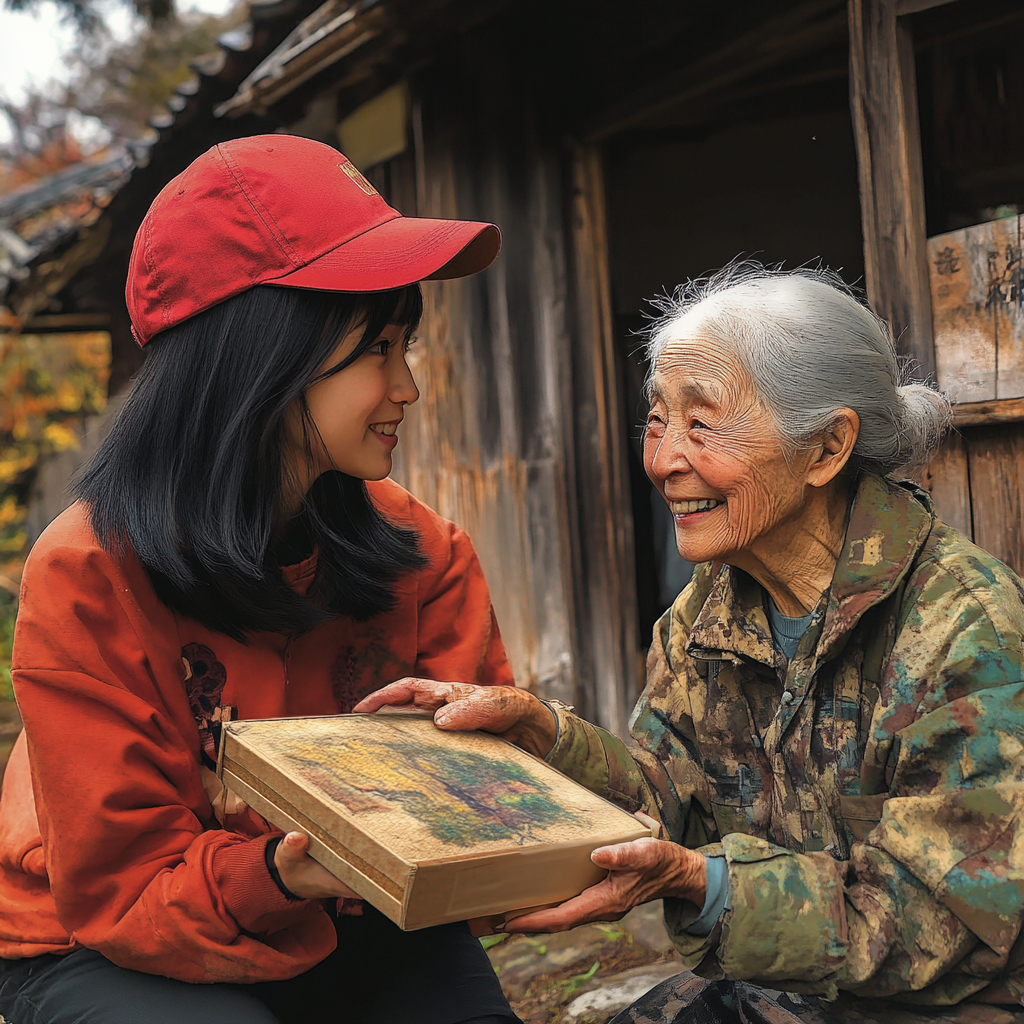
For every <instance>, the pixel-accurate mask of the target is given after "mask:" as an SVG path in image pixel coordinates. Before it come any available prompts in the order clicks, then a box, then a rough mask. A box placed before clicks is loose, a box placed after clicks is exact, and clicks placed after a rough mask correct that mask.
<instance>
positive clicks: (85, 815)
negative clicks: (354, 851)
mask: <svg viewBox="0 0 1024 1024" xmlns="http://www.w3.org/2000/svg"><path fill="white" fill-rule="evenodd" d="M370 490H371V494H372V495H373V498H374V500H375V501H376V502H377V504H378V506H379V507H380V508H381V509H382V511H383V512H384V513H385V515H387V516H388V517H389V518H391V519H392V520H393V521H396V522H400V523H403V524H405V525H412V526H413V527H414V528H415V529H416V530H417V531H418V532H419V535H420V538H421V545H422V550H423V553H424V554H425V555H426V557H427V559H428V562H429V564H428V566H427V568H425V569H423V570H421V571H419V572H414V573H412V574H410V575H409V576H408V577H406V578H405V579H404V580H403V581H401V582H400V583H399V585H398V604H397V607H396V608H395V610H394V611H392V612H390V613H388V614H387V615H382V616H379V617H377V618H375V619H372V620H370V621H369V622H365V623H356V622H353V621H352V620H350V619H339V620H336V621H333V622H329V623H326V624H324V625H322V626H319V627H318V628H316V629H315V630H313V631H312V632H310V633H308V634H306V635H305V636H301V637H296V638H291V637H286V636H278V635H267V634H259V635H254V636H252V637H251V638H250V639H251V642H250V644H249V645H248V646H247V645H245V644H241V643H237V642H236V641H234V640H231V639H230V638H228V637H226V636H224V635H223V634H221V633H216V632H213V631H212V630H210V629H207V628H206V627H204V626H201V625H199V624H198V623H197V622H194V621H192V620H191V619H187V618H184V617H183V616H180V615H178V614H176V613H174V612H172V611H171V610H170V609H169V608H168V607H167V606H166V605H165V604H162V603H161V602H160V601H159V600H158V599H157V597H156V595H155V593H154V592H153V588H152V587H151V586H150V583H149V580H148V578H147V576H146V573H145V571H144V569H143V568H142V566H141V564H140V563H139V562H138V560H137V559H135V558H134V557H131V556H129V557H127V558H125V559H113V558H111V557H110V555H108V554H107V553H106V552H105V551H104V550H103V548H102V547H101V546H100V544H99V543H98V542H97V540H96V537H95V535H94V534H93V532H92V529H91V527H90V525H89V520H88V514H87V510H86V509H85V508H83V507H82V505H81V504H76V505H73V506H72V507H71V508H70V509H68V510H67V511H66V512H65V513H64V514H63V515H61V516H60V517H59V518H58V519H57V520H56V521H55V522H54V523H53V524H52V525H51V526H50V527H49V528H48V529H47V530H46V531H45V533H44V534H43V535H42V537H40V539H39V541H38V542H37V543H36V545H35V547H34V548H33V549H32V553H31V555H30V556H29V559H28V563H27V565H26V566H25V574H24V578H23V582H22V594H21V606H20V610H19V614H18V622H17V628H16V632H15V640H14V658H13V662H14V663H13V676H14V687H15V693H16V696H17V698H18V706H19V709H20V711H21V715H22V718H23V720H24V723H25V731H24V734H23V735H22V737H21V738H20V739H19V741H18V745H17V746H16V748H15V751H14V754H13V755H12V758H11V761H10V764H9V767H8V769H7V773H6V777H5V780H4V788H3V794H2V798H0V956H2V957H8V958H18V957H29V956H38V955H39V954H41V953H49V952H67V951H69V950H71V949H74V948H75V947H76V946H78V945H82V946H86V947H88V948H90V949H94V950H97V951H99V952H100V953H102V954H103V955H104V956H106V957H107V958H108V959H110V960H112V961H113V962H114V963H117V964H120V965H121V966H122V967H128V968H132V969H134V970H139V971H146V972H149V973H152V974H162V975H167V976H169V977H172V978H180V979H182V980H184V981H192V982H221V981H224V982H255V981H269V980H275V979H281V978H289V977H293V976H294V975H296V974H300V973H301V972H303V971H305V970H308V969H309V968H310V967H312V966H313V965H314V964H315V963H318V962H319V961H320V960H322V959H323V958H324V957H325V956H326V955H327V954H328V953H330V952H331V950H332V949H333V948H334V945H335V933H334V927H333V925H332V923H331V921H330V919H329V918H328V916H327V914H326V913H325V912H324V911H323V909H322V907H321V905H320V903H319V902H318V901H289V900H287V899H285V897H284V896H282V895H281V893H280V891H279V890H278V889H277V887H276V886H275V885H274V882H273V881H272V879H271V878H270V876H269V874H268V872H267V869H266V865H265V863H264V848H265V846H266V843H267V841H268V834H260V833H263V830H264V829H265V826H264V825H263V823H262V819H260V823H259V825H258V826H256V827H255V828H253V827H252V823H251V821H250V822H249V825H250V827H249V828H248V829H247V831H248V832H249V834H240V832H239V831H227V830H225V829H224V828H222V827H221V826H220V825H219V824H218V822H217V821H216V819H215V817H214V814H213V809H212V807H211V804H210V800H209V798H208V796H207V793H206V790H205V789H204V776H205V780H206V781H207V783H208V782H209V779H210V776H209V772H208V771H204V770H203V768H202V761H203V754H204V752H205V753H206V755H207V757H208V756H209V755H210V754H211V753H212V750H213V747H212V735H211V731H210V721H211V719H214V718H216V717H219V716H220V713H221V712H220V711H219V710H218V709H221V708H226V707H229V706H230V707H232V708H234V709H235V717H238V718H272V717H276V716H285V715H323V714H335V713H338V712H347V711H350V710H351V708H352V707H353V705H354V704H356V703H357V702H358V701H359V700H360V699H361V698H362V697H363V696H364V695H365V694H367V693H369V692H370V691H372V690H374V689H377V688H379V687H380V686H383V685H385V684H387V683H389V682H392V681H393V680H395V679H398V678H400V677H402V676H405V675H420V676H426V677H429V678H433V679H444V680H447V679H455V680H464V681H467V682H478V683H485V684H506V685H513V680H512V673H511V670H510V668H509V665H508V661H507V660H506V657H505V651H504V648H503V646H502V643H501V638H500V636H499V634H498V627H497V624H496V622H495V619H494V613H493V611H492V609H491V602H490V597H489V594H488V591H487V584H486V582H485V580H484V577H483V573H482V571H481V569H480V564H479V562H478V561H477V557H476V553H475V552H474V551H473V547H472V545H471V544H470V542H469V539H468V538H467V537H466V535H465V533H463V532H462V531H461V530H460V529H459V528H458V527H457V526H455V525H453V524H452V523H449V522H448V521H447V520H444V519H442V518H441V517H440V516H438V515H437V514H436V513H434V512H432V511H431V510H430V509H428V508H427V507H426V506H424V505H422V504H420V503H419V502H418V501H416V499H415V498H413V497H412V496H411V495H410V494H408V493H407V492H406V491H404V490H403V489H402V488H401V487H399V486H398V485H397V484H394V483H392V482H390V481H384V482H381V483H378V484H371V485H370ZM314 569H315V564H314V561H313V559H310V560H309V561H307V562H304V563H301V564H300V565H298V566H293V567H290V569H289V570H287V573H288V578H289V581H290V582H291V583H292V585H293V586H295V587H296V588H297V589H300V590H301V589H304V588H305V587H306V586H308V584H309V582H310V580H311V578H312V575H313V572H314ZM26 740H27V743H26ZM29 765H31V769H30V768H29ZM33 795H34V798H33ZM37 812H38V822H37V819H36V814H37ZM252 817H255V816H252Z"/></svg>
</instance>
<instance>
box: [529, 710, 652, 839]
mask: <svg viewBox="0 0 1024 1024" xmlns="http://www.w3.org/2000/svg"><path fill="white" fill-rule="evenodd" d="M551 710H552V711H553V712H554V713H555V717H556V718H557V719H558V739H557V740H556V741H555V745H554V746H553V747H552V748H551V752H550V753H549V754H548V756H547V758H546V760H547V762H548V764H550V765H551V766H552V767H553V768H557V769H558V770H559V771H560V772H562V773H563V774H564V775H568V776H569V778H571V779H574V780H575V781H576V782H578V783H579V784H580V785H581V786H586V788H587V789H589V790H590V791H591V792H592V793H596V794H597V795H598V796H603V797H604V798H605V799H606V800H611V801H612V803H615V804H618V805H619V806H620V807H622V808H624V809H625V810H627V811H629V812H630V813H632V812H634V811H643V812H644V813H645V814H649V815H650V816H651V817H652V818H655V819H657V820H659V821H660V820H661V818H660V815H659V812H658V805H657V802H656V801H655V799H654V796H653V794H652V792H651V788H650V785H649V784H648V782H647V780H646V779H645V778H644V776H643V774H642V773H641V771H640V769H639V766H638V765H637V763H636V761H635V760H634V758H633V755H632V753H631V752H630V749H629V747H627V745H626V744H625V743H624V742H623V741H622V740H620V739H619V737H618V736H616V735H615V734H614V733H610V732H607V731H606V730H605V729H601V728H599V727H598V726H596V725H591V724H590V723H589V722H585V721H584V720H583V719H582V718H578V717H577V716H576V715H574V714H573V713H572V712H571V711H567V710H566V709H565V708H560V707H557V706H555V707H552V708H551Z"/></svg>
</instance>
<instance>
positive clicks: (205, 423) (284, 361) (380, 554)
mask: <svg viewBox="0 0 1024 1024" xmlns="http://www.w3.org/2000/svg"><path fill="white" fill-rule="evenodd" d="M422 312H423V299H422V295H421V293H420V289H419V285H412V286H410V287H408V288H404V289H399V290H396V291H389V292H379V293H373V294H347V293H337V292H314V291H305V290H301V289H298V288H276V287H272V286H260V287H255V288H252V289H250V290H248V291H246V292H243V293H242V294H240V295H237V296H235V297H234V298H232V299H228V300H227V301H226V302H222V303H220V304H219V305H217V306H214V307H213V308H212V309H208V310H206V311H205V312H203V313H200V314H198V315H197V316H194V317H192V318H191V319H189V320H186V321H185V322H184V323H181V324H178V325H177V326H175V327H171V328H169V329H168V330H166V331H162V332H161V333H160V334H158V335H157V336H156V337H155V338H154V339H153V340H152V341H151V342H150V343H149V344H148V345H147V346H146V358H145V361H144V362H143V365H142V368H141V369H140V370H139V372H138V374H137V375H136V378H135V382H134V385H133V387H132V390H131V392H130V394H129V395H128V398H127V400H126V401H125V404H124V407H123V408H122V409H121V412H120V413H119V414H118V416H117V419H116V420H115V422H114V425H113V427H112V428H111V431H110V433H109V434H108V435H107V437H106V439H105V440H104V442H103V444H102V446H101V447H100V449H99V451H98V452H97V453H96V455H95V456H94V457H93V459H92V460H91V462H90V463H89V464H88V465H87V466H86V468H85V470H84V472H83V473H82V475H81V477H80V479H79V480H78V482H77V484H76V492H77V495H78V497H79V498H81V499H82V500H84V501H85V502H87V503H88V505H89V507H90V513H91V518H92V526H93V529H94V531H95V533H96V535H97V537H98V538H99V539H100V541H101V542H102V543H103V544H104V546H106V547H107V549H108V550H110V551H112V552H114V553H115V554H117V553H123V552H124V551H125V550H126V549H130V550H131V551H133V552H134V553H135V554H136V556H137V557H138V558H139V560H140V561H141V562H142V564H143V566H145V568H146V571H147V572H148V574H149V578H150V580H151V581H152V583H153V587H154V588H155V590H156V593H157V595H158V596H159V598H160V599H161V600H162V601H164V602H165V603H166V604H168V605H170V606H171V607H172V608H174V609H175V610H176V611H178V612H180V613H181V614H183V615H185V616H188V617H189V618H192V619H196V620H198V621H199V622H201V623H203V624H204V625H205V626H208V627H210V628H211V629H215V630H217V631H218V632H221V633H226V634H227V635H228V636H231V637H234V638H235V639H238V640H244V638H245V634H246V633H250V632H264V631H267V632H274V633H290V632H303V631H306V630H308V629H310V628H311V627H313V626H314V625H316V623H317V622H320V621H323V620H325V619H327V618H330V617H333V616H337V615H349V616H353V617H355V618H357V619H366V618H369V617H371V616H373V615H377V614H380V613H381V612H385V611H388V610H390V609H391V608H392V607H393V606H394V602H395V586H396V584H397V582H398V579H399V578H400V576H402V575H403V574H404V573H406V572H408V571H410V570H412V569H415V568H417V567H419V566H421V565H423V564H424V559H423V557H422V555H421V554H420V548H419V539H418V537H417V535H416V533H415V532H414V531H411V530H408V529H403V528H400V527H399V526H397V525H395V524H393V523H391V522H389V521H388V520H387V519H385V518H384V516H383V515H382V514H381V513H380V512H379V511H378V510H377V509H376V507H375V506H374V504H373V502H372V501H371V499H370V496H369V494H368V493H367V489H366V484H365V483H364V482H363V481H362V480H357V479H355V478H354V477H350V476H346V475H345V474H343V473H339V472H329V473H325V474H323V475H322V476H321V477H319V479H317V480H316V482H315V483H314V484H313V486H312V488H311V489H310V491H309V493H308V494H307V495H306V498H305V500H304V502H303V505H302V509H301V512H300V513H299V515H298V517H297V519H294V520H292V521H291V522H289V523H287V524H285V523H283V522H282V514H281V504H282V501H281V496H282V493H283V488H284V487H285V486H286V480H287V478H288V477H290V476H291V475H292V474H291V473H289V467H288V465H287V459H286V455H285V451H286V447H285V446H286V443H287V441H286V439H287V428H286V422H285V420H286V413H287V411H288V410H289V409H290V408H291V407H292V406H293V404H295V403H298V405H299V408H300V410H301V411H302V415H303V433H304V435H305V437H306V452H305V456H306V457H307V458H312V455H313V452H312V447H311V446H312V444H313V443H315V442H316V441H317V439H318V437H319V435H318V434H317V433H316V428H315V425H314V424H313V423H312V421H311V419H310V416H309V411H308V408H307V406H306V402H305V393H306V390H307V389H308V388H309V387H310V385H311V384H313V383H316V382H317V381H319V380H321V379H323V378H325V377H327V376H330V375H331V374H333V373H336V372H338V371H339V370H341V369H343V368H344V367H345V366H347V365H349V364H350V363H351V362H353V361H354V360H355V359H357V358H358V357H359V356H360V355H362V354H363V353H364V352H365V351H366V350H367V349H368V348H369V347H370V346H371V345H373V343H374V342H375V341H377V340H378V339H379V337H380V334H381V332H382V331H383V329H384V328H385V326H387V325H388V324H391V323H400V324H404V325H406V327H407V331H406V338H407V339H408V336H409V335H410V334H411V333H412V331H413V330H414V329H415V327H416V325H417V324H418V323H419V319H420V316H421V315H422ZM360 325H361V326H362V327H363V331H362V335H361V337H360V340H359V343H358V344H357V345H356V347H355V349H354V350H353V352H352V353H351V354H350V355H349V356H347V357H346V358H345V359H344V360H343V361H342V362H341V363H339V364H338V365H336V366H333V367H331V368H330V369H329V370H328V371H327V372H326V373H323V374H318V370H319V368H320V367H321V366H322V365H323V363H324V362H325V361H326V360H327V359H328V358H329V357H330V355H331V353H332V352H333V351H334V349H335V348H336V347H337V345H338V343H339V342H340V340H341V339H342V337H344V336H345V335H346V334H347V333H348V332H350V331H351V330H353V329H354V328H357V327H358V326H360ZM285 534H286V535H287V536H288V537H289V538H291V542H290V543H289V544H282V543H281V538H282V536H283V535H285ZM296 537H298V538H299V539H298V540H297V541H296V539H295V538H296ZM281 547H286V548H290V549H291V550H292V551H293V553H294V551H295V549H296V548H297V549H298V551H299V552H300V553H301V552H303V551H313V550H315V551H316V552H317V555H318V557H317V568H316V576H315V578H314V581H313V584H312V586H311V587H310V589H309V592H308V596H307V597H302V596H301V595H300V594H298V593H297V592H296V591H295V590H294V589H292V587H290V586H289V585H288V584H287V583H286V582H285V580H284V578H283V576H282V573H281V569H280V567H279V561H284V562H285V563H287V561H289V558H288V557H287V555H286V556H285V557H284V558H283V559H282V558H280V557H279V555H280V552H279V551H278V550H275V548H281ZM290 560H291V561H295V560H296V559H295V558H291V559H290Z"/></svg>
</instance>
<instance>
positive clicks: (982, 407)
mask: <svg viewBox="0 0 1024 1024" xmlns="http://www.w3.org/2000/svg"><path fill="white" fill-rule="evenodd" d="M1021 420H1024V398H1002V399H998V400H993V401H991V402H961V403H960V404H959V405H954V406H953V426H955V427H982V426H986V425H987V424H992V423H1019V422H1020V421H1021Z"/></svg>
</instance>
